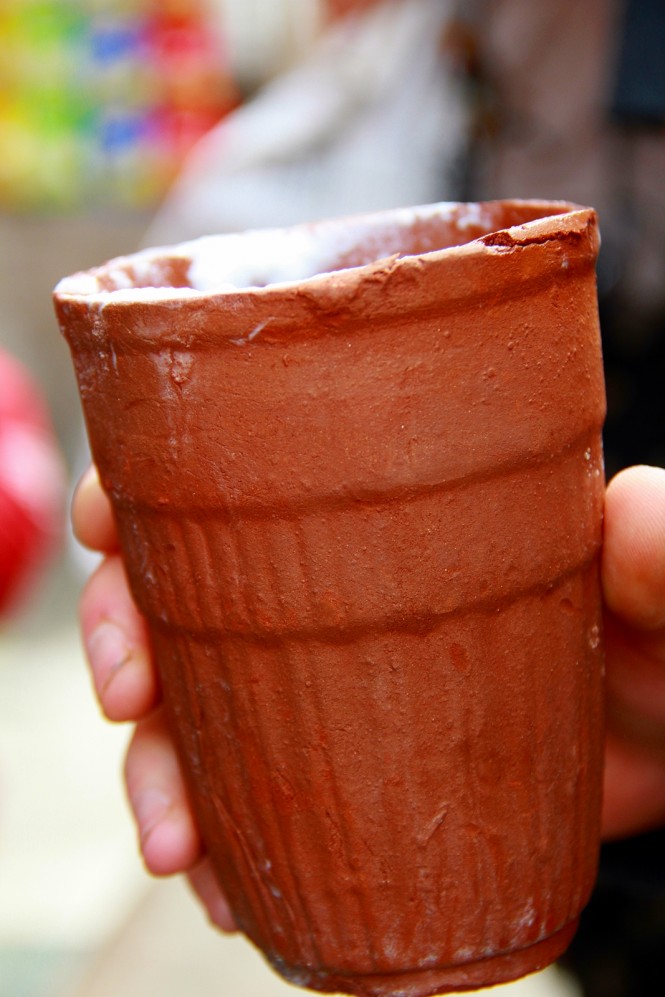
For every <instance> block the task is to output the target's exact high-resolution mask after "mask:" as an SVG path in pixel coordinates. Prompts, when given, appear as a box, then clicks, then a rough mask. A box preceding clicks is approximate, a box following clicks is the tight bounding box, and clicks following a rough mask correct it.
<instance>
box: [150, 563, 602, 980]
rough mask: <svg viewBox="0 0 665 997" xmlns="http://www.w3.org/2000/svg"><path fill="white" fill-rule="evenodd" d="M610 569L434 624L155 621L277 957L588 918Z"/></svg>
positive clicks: (388, 963)
mask: <svg viewBox="0 0 665 997" xmlns="http://www.w3.org/2000/svg"><path fill="white" fill-rule="evenodd" d="M596 572H597V565H596V563H595V561H594V562H592V563H591V564H586V565H582V566H580V567H579V569H578V570H577V571H574V572H573V573H571V574H569V575H567V576H566V577H565V578H563V579H561V580H559V582H558V583H557V584H555V585H553V586H552V587H551V588H549V589H548V590H545V591H543V590H542V589H541V588H538V589H535V590H533V591H531V592H528V593H522V594H521V595H520V596H519V597H518V598H517V599H515V600H514V601H513V602H511V603H509V604H505V603H503V604H501V605H500V606H492V605H491V604H487V605H484V606H483V607H482V608H478V609H476V610H470V611H467V610H465V611H460V612H458V613H455V614H453V615H451V616H449V617H446V618H444V619H442V620H439V621H438V623H437V625H436V626H435V627H434V628H433V629H430V630H423V631H421V632H409V631H399V630H398V629H390V628H388V629H379V630H375V631H373V632H371V633H370V632H366V633H360V634H357V635H355V637H354V639H353V640H348V639H343V640H337V641H336V640H334V639H330V638H326V637H322V636H316V635H301V636H296V635H291V636H289V637H286V638H284V639H281V640H276V639H264V640H262V639H261V637H260V636H259V637H255V638H249V637H246V636H243V635H236V636H229V635H227V636H225V635H223V634H217V635H214V636H211V635H209V636H204V637H198V638H197V637H196V636H194V637H192V636H191V635H186V634H184V633H183V632H182V631H180V630H175V631H171V630H169V629H168V628H163V627H162V626H161V625H160V626H158V627H155V628H154V629H153V634H154V640H155V644H156V649H157V653H158V657H159V660H160V662H161V667H162V669H163V672H164V674H165V677H166V680H167V681H166V682H165V691H166V695H167V706H168V709H169V711H170V712H171V714H173V715H174V717H175V719H176V721H177V722H176V725H175V728H174V729H176V730H178V731H180V735H179V736H180V738H181V743H180V748H181V751H182V754H183V758H184V759H185V760H186V765H187V766H188V768H189V770H190V773H193V774H194V775H195V776H196V778H197V779H199V780H200V781H201V783H202V785H200V786H199V791H198V794H197V800H198V803H197V806H198V808H199V819H200V821H201V824H202V827H203V829H204V835H205V837H206V840H207V842H208V845H209V848H210V851H211V853H212V854H214V855H215V856H216V861H217V869H218V872H219V875H220V878H221V880H222V882H223V883H224V886H225V888H226V889H227V891H228V893H229V896H230V898H231V901H232V903H233V905H234V909H235V910H236V912H237V915H238V918H239V921H240V923H241V925H242V926H243V928H244V929H245V930H246V931H247V933H248V934H249V935H250V937H252V938H253V939H254V940H255V941H256V942H257V944H258V945H259V946H260V947H261V948H262V949H263V950H264V951H265V952H266V953H267V954H268V956H269V958H271V959H272V960H274V961H277V962H281V963H282V964H283V965H286V966H290V967H291V968H292V969H293V971H294V972H298V973H301V974H302V973H306V972H307V971H309V970H317V969H318V970H323V971H324V973H325V971H326V968H327V969H328V970H330V971H331V972H332V971H336V972H343V971H347V972H354V973H360V974H362V973H363V972H364V973H382V972H383V973H389V972H393V971H397V970H404V969H406V968H409V966H410V967H411V968H413V969H414V970H415V969H418V968H420V969H423V970H424V969H427V968H430V969H431V968H432V967H433V966H439V967H440V966H441V965H444V966H445V965H459V964H464V963H472V962H473V961H474V960H477V959H483V958H487V957H489V956H491V955H496V954H499V953H502V952H510V951H514V950H516V949H519V948H526V947H528V946H529V945H533V944H534V943H535V942H537V941H538V940H540V939H542V938H544V937H546V936H547V935H548V934H552V933H554V932H556V931H557V930H559V929H561V928H563V927H564V926H565V925H566V924H567V923H568V922H570V921H571V920H573V919H574V918H575V917H576V916H577V915H578V913H579V911H580V909H581V907H582V906H583V904H584V902H585V901H586V899H587V896H588V894H589V891H590V889H591V885H592V881H593V876H594V874H595V862H596V848H595V841H596V837H597V826H598V810H599V801H598V792H599V787H598V780H597V771H598V765H599V764H600V761H599V757H598V755H599V751H600V749H599V747H598V745H599V743H600V738H599V729H600V722H601V690H600V674H601V667H600V660H599V655H600V653H601V652H600V648H599V627H600V618H599V607H598V587H597V574H596ZM211 659H212V660H214V662H215V668H214V671H213V672H212V675H211V673H210V672H208V671H206V669H207V668H208V665H209V661H210V660H211ZM571 660H573V661H574V662H575V664H574V666H572V667H571V664H570V662H571ZM504 690H506V691H505V692H504ZM516 690H517V691H516ZM520 690H521V691H520ZM349 703H353V704H354V706H353V707H352V708H351V707H349V705H348V704H349ZM266 715H268V716H269V717H270V723H268V722H266ZM495 732H500V736H498V737H495V736H494V735H495ZM217 739H219V740H217ZM216 766H220V767H221V771H222V772H223V773H224V777H223V779H222V780H219V779H218V778H216V779H215V780H214V783H213V779H212V778H211V776H210V773H211V772H212V771H215V768H216ZM409 772H410V773H411V774H412V779H411V780H408V779H407V777H406V776H405V773H409ZM562 810H563V811H565V812H566V813H568V812H571V813H572V820H571V822H570V824H568V823H567V822H564V823H562V822H561V821H560V819H559V818H560V813H561V811H562ZM370 842H371V844H370ZM460 868H462V869H465V870H467V873H466V875H465V881H464V882H463V883H459V881H458V870H459V869H460ZM321 869H326V874H325V875H324V876H322V875H321ZM468 870H472V872H471V874H470V875H469V873H468ZM414 910H415V911H417V915H416V916H415V917H414ZM414 992H415V991H414ZM423 992H426V991H423Z"/></svg>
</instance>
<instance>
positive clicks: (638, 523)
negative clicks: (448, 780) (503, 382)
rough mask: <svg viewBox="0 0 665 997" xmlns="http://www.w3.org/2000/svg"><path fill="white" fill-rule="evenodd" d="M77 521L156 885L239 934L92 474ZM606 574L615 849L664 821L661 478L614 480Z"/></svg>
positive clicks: (100, 668)
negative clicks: (193, 900) (189, 892)
mask: <svg viewBox="0 0 665 997" xmlns="http://www.w3.org/2000/svg"><path fill="white" fill-rule="evenodd" d="M72 519H73V524H74V531H75V533H76V536H77V537H78V539H79V541H80V542H81V543H82V544H84V545H85V546H87V547H89V548H91V549H93V550H96V551H100V552H101V553H103V554H104V558H103V560H102V562H101V564H100V566H99V568H98V569H97V571H96V572H95V573H94V575H92V577H91V578H90V579H89V581H88V582H87V584H86V586H85V589H84V591H83V594H82V597H81V603H80V621H81V630H82V635H83V641H84V646H85V649H86V654H87V657H88V661H89V664H90V668H91V672H92V679H93V684H94V687H95V691H96V693H97V696H98V698H99V702H100V704H101V707H102V710H103V711H104V713H105V714H106V716H107V717H108V718H109V719H110V720H114V721H128V722H134V723H135V724H136V726H135V730H134V734H133V737H132V740H131V743H130V747H129V750H128V753H127V759H126V763H125V781H126V786H127V793H128V797H129V801H130V804H131V807H132V810H133V813H134V818H135V820H136V824H137V828H138V834H139V841H140V846H141V851H142V854H143V858H144V861H145V864H146V866H147V868H148V869H149V871H150V872H152V873H153V874H155V875H158V876H160V875H161V876H166V875H171V874H174V873H183V872H184V873H186V874H187V876H188V878H189V881H190V883H191V885H192V887H193V889H194V890H195V892H196V893H197V894H198V896H199V898H200V900H201V901H202V903H203V905H204V907H205V908H206V910H207V912H208V916H209V917H210V920H211V921H212V922H213V924H215V925H216V926H217V927H219V928H221V929H222V930H225V931H232V930H233V929H234V927H235V925H234V922H233V917H232V915H231V912H230V910H229V907H228V904H227V902H226V900H225V898H224V896H223V894H222V893H221V891H220V889H219V887H218V886H217V884H216V883H215V880H214V877H213V874H212V869H211V867H210V863H209V861H208V859H207V858H206V856H205V853H204V850H203V846H202V843H201V839H200V835H199V832H198V829H197V827H196V823H195V821H194V818H193V816H192V813H191V810H190V808H189V805H188V802H187V795H186V791H185V787H184V784H183V780H182V776H181V774H180V769H179V767H178V762H177V760H176V756H175V751H174V748H173V745H172V743H171V741H170V739H169V736H168V734H167V732H166V728H165V724H164V719H163V716H162V710H161V708H160V696H159V687H158V683H157V678H156V675H155V670H154V667H153V663H152V660H151V657H150V653H149V650H148V640H147V633H146V628H145V623H144V621H143V619H142V617H141V616H140V614H139V613H138V610H137V609H136V607H135V606H134V603H133V602H132V599H131V596H130V594H129V590H128V587H127V583H126V579H125V575H124V571H123V568H122V564H121V561H120V557H119V554H118V549H117V536H116V533H115V529H114V526H113V517H112V514H111V508H110V505H109V502H108V499H107V498H106V496H105V494H104V493H103V491H102V489H101V487H100V485H99V480H98V477H97V474H96V471H95V469H94V468H91V469H90V470H89V471H88V472H87V473H86V475H85V476H84V477H83V478H82V479H81V481H80V483H79V486H78V489H77V491H76V494H75V497H74V503H73V509H72ZM601 576H602V585H603V595H604V600H605V632H606V652H607V714H608V731H607V742H606V755H605V784H604V804H603V818H602V830H603V836H604V837H605V839H608V840H609V839H614V838H620V837H625V836H629V835H632V834H637V833H639V832H641V831H645V830H648V829H652V828H654V827H658V826H660V825H663V824H665V470H663V469H661V468H655V467H633V468H628V469H626V470H625V471H622V472H621V473H620V474H618V475H616V477H614V478H613V479H612V481H611V482H610V483H609V485H608V488H607V493H606V499H605V519H604V545H603V555H602V563H601Z"/></svg>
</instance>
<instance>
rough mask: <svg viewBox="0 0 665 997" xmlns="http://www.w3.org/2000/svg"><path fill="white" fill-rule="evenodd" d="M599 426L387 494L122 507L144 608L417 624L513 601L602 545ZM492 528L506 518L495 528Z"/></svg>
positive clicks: (233, 627)
mask: <svg viewBox="0 0 665 997" xmlns="http://www.w3.org/2000/svg"><path fill="white" fill-rule="evenodd" d="M602 480H603V479H602V455H601V451H600V439H599V436H598V434H597V432H592V433H591V434H590V435H587V434H585V435H584V436H583V437H581V438H579V439H578V440H577V441H576V442H575V444H573V445H572V446H570V447H568V448H567V449H566V450H565V451H564V452H562V453H561V454H558V455H557V456H556V457H551V456H549V457H548V456H547V455H544V456H543V458H541V460H540V461H537V462H533V461H525V462H524V464H523V465H522V466H517V467H513V468H511V469H510V470H509V471H505V470H502V469H497V470H496V471H495V473H494V474H493V475H491V476H490V475H488V476H485V477H482V478H480V479H476V478H473V477H471V478H469V479H464V480H461V481H458V482H455V483H454V484H453V485H448V486H444V487H441V488H438V489H437V488H432V489H426V490H423V491H422V492H420V493H415V494H413V495H409V494H407V495H399V493H398V495H397V497H393V496H391V495H387V496H385V497H384V500H383V501H378V500H376V501H374V502H362V501H353V500H347V502H346V503H345V504H343V503H341V502H339V503H333V504H330V505H329V506H327V504H326V500H325V498H322V499H321V501H320V503H319V504H318V507H317V506H316V504H315V507H314V508H313V509H312V510H311V511H305V512H304V513H302V514H300V515H298V514H297V513H298V510H296V511H295V514H294V512H293V511H292V510H289V509H288V508H284V507H281V508H280V507H277V508H276V509H273V510H272V511H271V513H270V514H268V513H265V514H262V515H258V514H256V512H254V513H252V514H250V515H248V516H245V517H243V516H242V515H241V514H239V515H235V516H233V517H232V518H230V517H229V516H228V515H226V514H225V513H224V512H223V511H221V512H219V511H218V512H214V511H210V510H208V511H206V510H198V509H195V510H194V511H193V512H192V513H191V514H189V515H187V514H186V513H185V511H184V510H179V511H178V513H177V515H176V514H173V513H171V512H169V510H168V509H164V508H161V507H156V508H154V509H147V508H142V509H140V510H139V512H138V513H137V512H136V510H133V509H131V508H129V509H126V510H125V509H123V508H122V507H121V508H120V509H119V510H118V519H119V523H120V527H121V534H122V539H123V548H124V550H125V554H126V557H127V558H128V559H129V570H130V577H131V578H133V577H134V576H135V575H136V577H137V585H136V595H137V599H138V600H139V603H140V605H141V608H142V609H143V611H144V612H145V613H146V615H147V616H149V617H151V618H155V619H161V620H163V621H164V622H168V623H169V625H170V626H171V627H183V628H184V629H186V630H187V631H190V632H196V631H201V632H206V631H219V630H223V631H233V632H248V633H249V632H253V633H275V634H276V633H288V632H302V631H308V632H312V633H314V632H319V631H326V630H328V629H331V630H333V631H335V630H338V631H339V630H349V629H354V628H362V627H365V626H374V625H375V624H376V623H379V624H382V625H386V624H390V623H391V622H393V623H395V622H397V623H399V624H400V625H402V626H403V625H404V624H405V621H408V620H411V621H413V624H414V625H415V626H418V625H419V621H422V620H423V619H426V618H428V619H432V618H436V617H437V616H442V615H445V614H446V613H449V612H452V611H454V610H456V609H457V608H459V607H460V606H463V605H464V606H470V605H473V604H474V603H482V602H486V601H489V602H492V601H496V600H498V599H505V598H510V597H512V596H514V595H515V593H516V592H518V591H520V590H522V589H528V588H529V587H531V586H533V585H542V584H544V583H546V582H547V581H548V580H551V579H555V578H557V577H559V576H561V575H563V574H565V573H566V572H567V571H569V570H570V569H571V567H574V566H576V565H578V564H579V563H580V562H581V561H584V560H587V559H588V558H589V557H590V556H591V555H592V554H593V552H594V551H595V550H596V548H597V545H598V543H599V541H600V537H599V533H598V528H597V524H598V522H599V516H600V509H601V504H602V490H603V486H602ZM497 524H501V525H500V527H498V526H497Z"/></svg>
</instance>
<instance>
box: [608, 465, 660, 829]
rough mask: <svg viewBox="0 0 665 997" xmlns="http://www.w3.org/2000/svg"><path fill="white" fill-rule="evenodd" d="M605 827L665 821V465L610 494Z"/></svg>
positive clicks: (617, 482)
mask: <svg viewBox="0 0 665 997" xmlns="http://www.w3.org/2000/svg"><path fill="white" fill-rule="evenodd" d="M602 584H603V597H604V600H605V647H606V657H607V686H606V689H607V741H606V750H605V785H604V804H603V834H604V837H605V838H608V839H609V838H621V837H626V836H628V835H631V834H636V833H638V832H640V831H646V830H649V829H653V828H655V827H659V826H663V825H665V470H663V469H662V468H656V467H631V468H628V469H626V470H625V471H622V472H621V473H620V474H618V475H616V477H614V478H613V479H612V480H611V481H610V483H609V485H608V488H607V494H606V498H605V523H604V545H603V556H602Z"/></svg>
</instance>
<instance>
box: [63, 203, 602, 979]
mask: <svg viewBox="0 0 665 997" xmlns="http://www.w3.org/2000/svg"><path fill="white" fill-rule="evenodd" d="M597 248H598V235H597V226H596V217H595V214H594V212H593V211H592V210H591V209H586V208H577V207H575V206H572V205H568V204H564V203H559V202H556V203H547V202H534V201H514V202H492V203H487V204H440V205H433V206H427V207H421V208H414V209H408V210H406V209H405V210H400V211H390V212H386V213H381V214H378V215H367V216H360V217H354V218H350V219H349V218H345V219H337V220H332V221H328V222H322V223H318V224H314V225H308V226H299V227H296V228H292V229H285V230H279V231H276V230H271V231H266V232H249V233H243V234H236V235H225V236H214V237H206V238H203V239H201V240H197V241H195V242H192V243H187V244H182V245H179V246H175V247H169V248H165V249H158V250H149V251H143V252H140V253H136V254H134V255H131V256H127V257H123V258H119V259H116V260H113V261H111V262H110V263H108V264H106V265H105V266H102V267H99V268H96V269H94V270H90V271H88V272H86V273H81V274H77V275H74V276H72V277H68V278H66V279H64V280H63V281H61V282H60V284H59V285H58V287H57V288H56V292H55V302H56V309H57V314H58V318H59V323H60V326H61V329H62V332H63V333H64V335H65V337H66V339H67V341H68V343H69V346H70V348H71V352H72V356H73V361H74V364H75V368H76V374H77V378H78V384H79V388H80V395H81V399H82V404H83V409H84V413H85V419H86V423H87V428H88V433H89V439H90V444H91V449H92V453H93V456H94V460H95V462H96V464H97V466H98V468H99V471H100V476H101V480H102V483H103V485H104V487H105V489H106V490H107V492H108V494H109V496H110V498H111V501H112V504H113V509H114V512H115V516H116V519H117V524H118V529H119V534H120V538H121V546H122V553H123V557H124V560H125V564H126V568H127V572H128V576H129V579H130V583H131V587H132V591H133V594H134V597H135V599H136V601H137V603H138V605H139V607H140V609H141V610H142V612H143V613H144V614H145V617H146V619H147V621H148V625H149V630H150V636H151V640H152V643H153V647H154V654H155V657H156V661H157V664H158V668H159V674H160V678H161V684H162V689H163V697H164V702H165V707H166V710H167V715H168V719H169V722H170V724H171V728H172V732H173V736H174V738H175V740H176V743H177V747H178V750H179V753H180V758H181V762H182V766H183V769H184V771H185V773H186V777H187V780H188V785H189V789H190V792H191V797H192V802H193V806H194V808H195V812H196V815H197V818H198V821H199V824H200V827H201V829H202V834H203V838H204V841H205V846H206V848H207V851H208V853H209V854H210V856H211V858H212V861H213V863H214V866H215V869H216V871H217V874H218V876H219V881H220V883H221V884H222V885H223V888H224V890H225V892H226V895H227V896H228V899H229V901H230V903H231V906H232V909H233V911H234V913H235V917H236V919H237V922H238V925H239V926H240V927H241V929H242V930H243V931H244V932H245V933H246V934H247V935H248V936H249V938H250V939H251V940H252V941H253V942H254V943H255V944H256V945H257V946H258V947H259V949H260V950H261V951H262V952H263V953H264V954H265V956H266V957H267V959H268V960H269V961H270V962H271V963H272V965H273V966H274V967H275V968H276V969H277V970H278V971H279V972H280V973H282V974H283V975H284V976H285V977H286V978H287V979H289V980H290V981H292V982H293V983H297V984H300V985H302V986H305V987H310V988H313V989H318V990H323V991H335V992H339V991H342V992H346V993H351V994H358V995H380V997H387V995H393V997H398V995H401V997H424V995H427V994H434V993H441V992H448V991H452V990H458V989H469V988H475V987H480V986H485V985H489V984H493V983H498V982H502V981H504V980H508V979H512V978H515V977H518V976H520V975H523V974H525V973H528V972H531V971H533V970H536V969H538V968H540V967H543V966H545V965H546V964H548V963H549V962H551V961H552V960H554V959H556V958H557V957H558V956H559V955H560V954H561V952H562V951H563V950H564V949H565V947H566V946H567V944H568V942H569V941H570V939H571V937H572V935H573V933H574V931H575V927H576V923H577V919H578V917H579V914H580V911H581V909H582V908H583V906H584V904H585V902H586V901H587V899H588V897H589V894H590V891H591V889H592V886H593V883H594V878H595V873H596V863H597V855H598V839H599V811H600V789H601V768H602V686H601V675H602V634H601V618H600V596H599V584H598V557H599V550H600V543H601V513H602V504H603V494H604V479H603V466H602V452H601V426H602V423H603V418H604V411H605V398H604V386H603V374H602V363H601V351H600V338H599V329H598V316H597V299H596V287H595V260H596V254H597Z"/></svg>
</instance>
